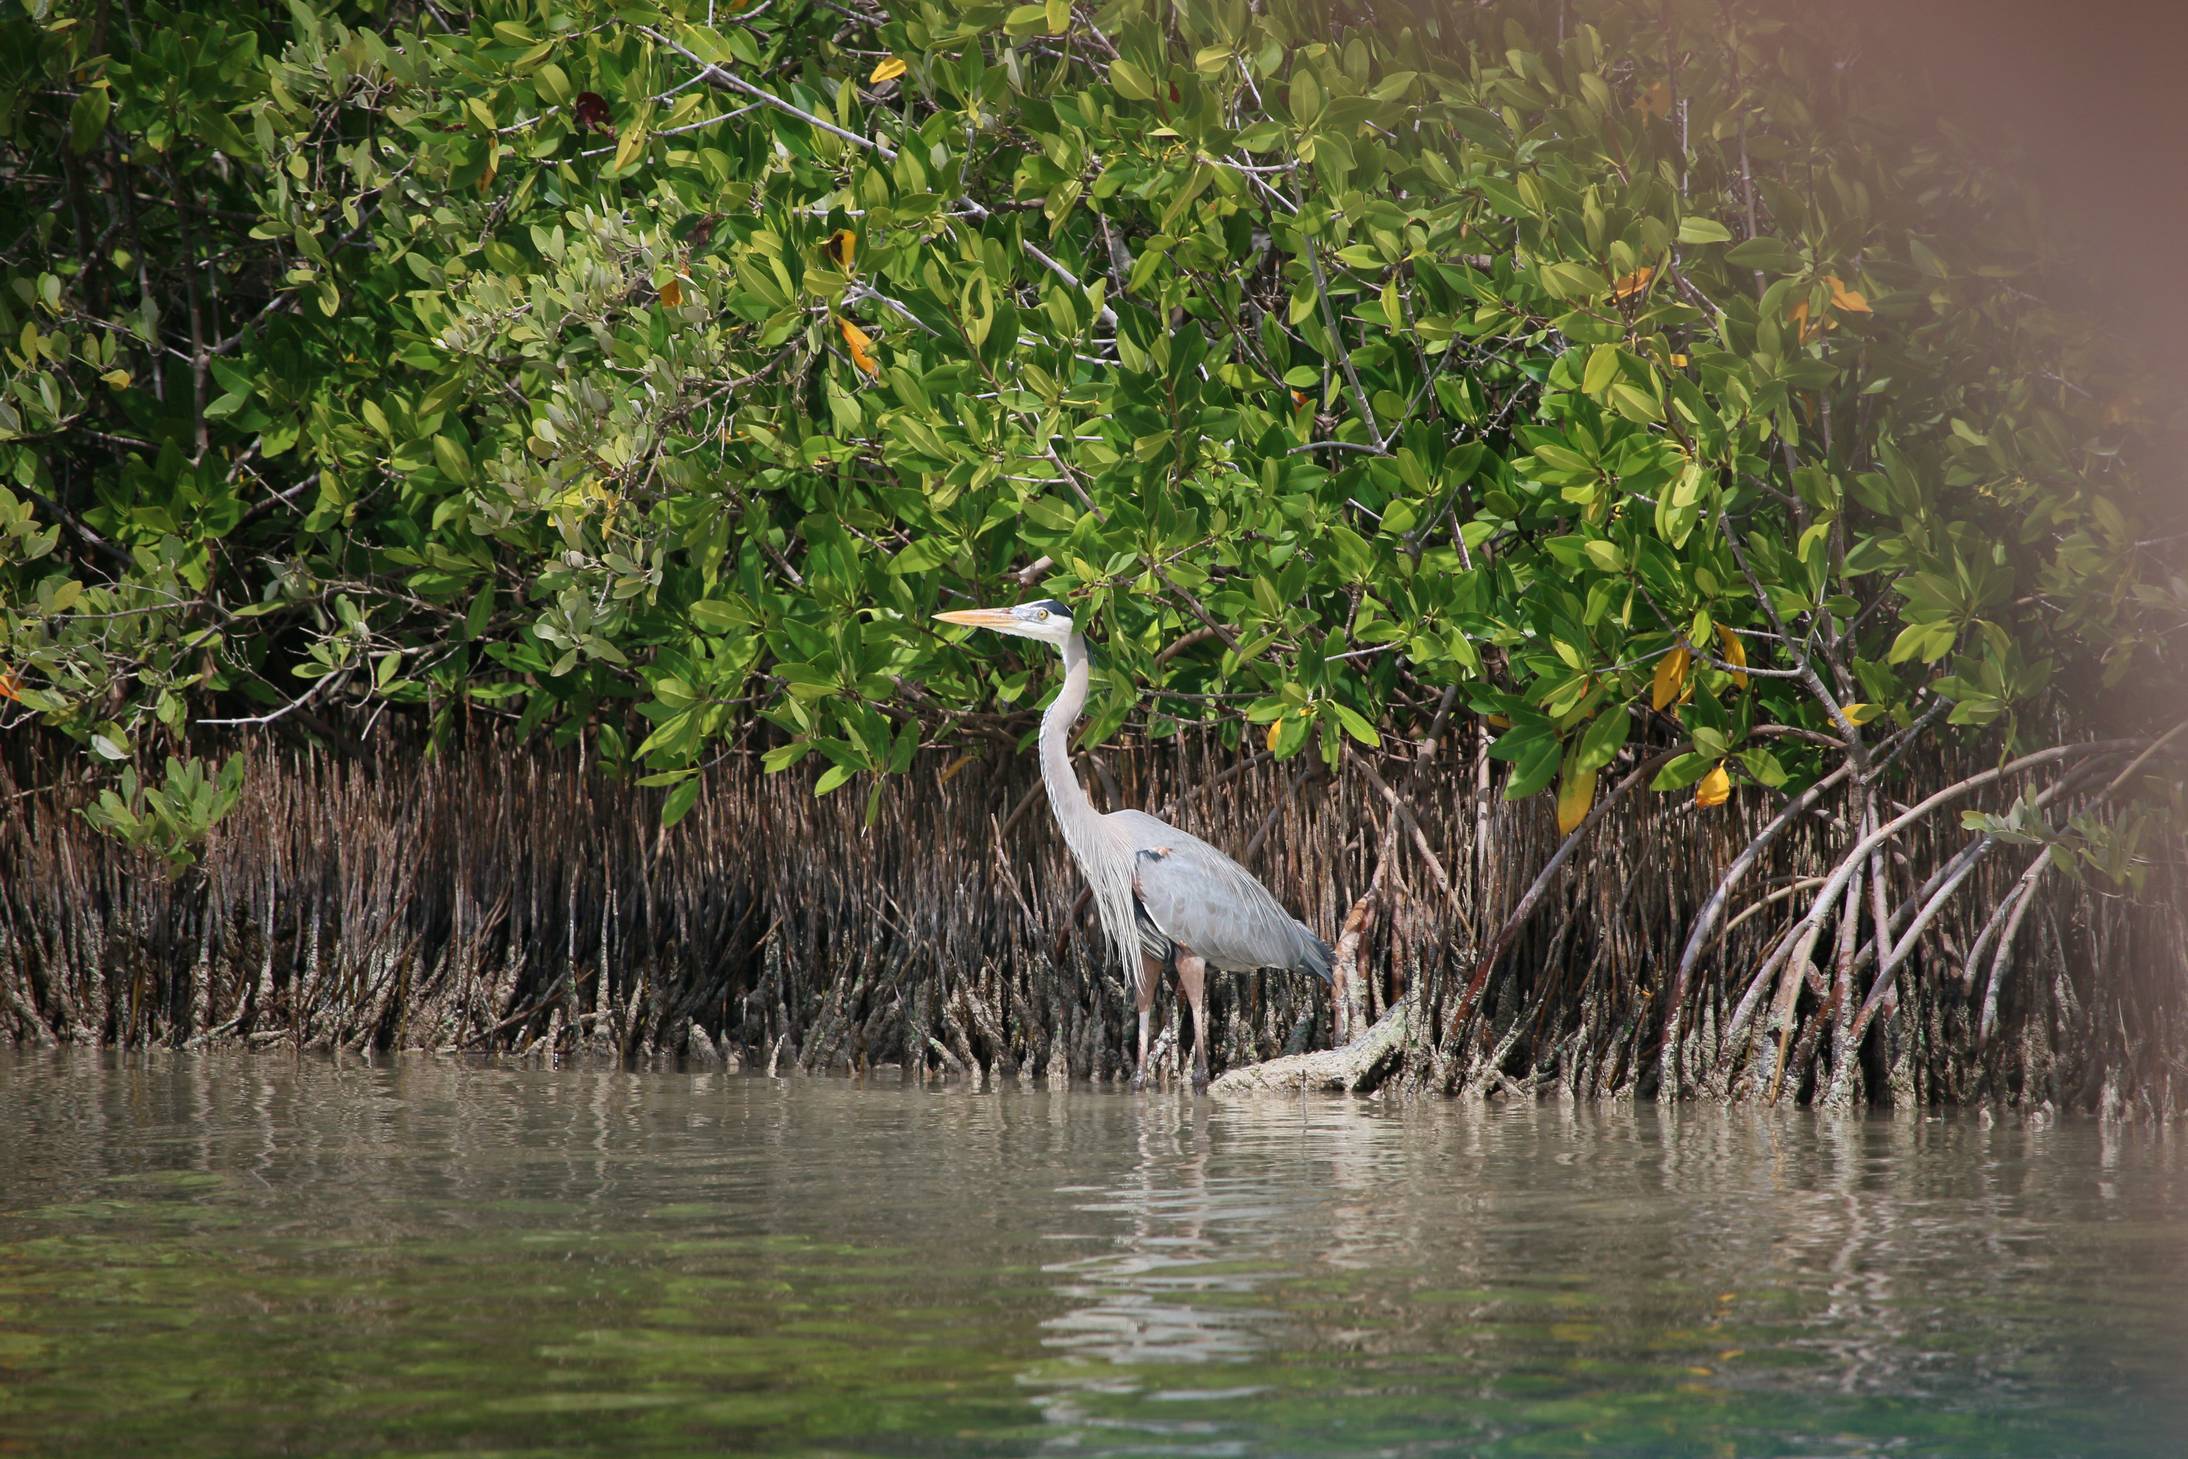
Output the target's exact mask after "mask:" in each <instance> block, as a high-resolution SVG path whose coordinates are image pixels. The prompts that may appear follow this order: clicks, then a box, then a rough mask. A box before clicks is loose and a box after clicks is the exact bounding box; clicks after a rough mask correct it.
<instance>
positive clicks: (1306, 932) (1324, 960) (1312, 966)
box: [1299, 922, 1337, 983]
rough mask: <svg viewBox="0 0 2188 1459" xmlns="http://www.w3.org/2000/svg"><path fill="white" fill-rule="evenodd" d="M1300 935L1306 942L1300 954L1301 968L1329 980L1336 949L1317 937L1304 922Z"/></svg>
mask: <svg viewBox="0 0 2188 1459" xmlns="http://www.w3.org/2000/svg"><path fill="white" fill-rule="evenodd" d="M1299 936H1300V938H1301V939H1302V941H1304V943H1305V944H1306V945H1305V947H1304V948H1303V949H1302V951H1301V954H1300V959H1299V970H1300V971H1301V972H1303V973H1310V974H1312V975H1313V976H1315V977H1317V978H1320V979H1321V980H1322V981H1323V982H1324V983H1327V982H1329V980H1330V968H1331V967H1332V966H1333V965H1334V962H1335V959H1336V957H1337V951H1336V949H1335V948H1332V947H1331V946H1330V945H1329V944H1328V943H1326V942H1324V941H1323V940H1322V939H1321V938H1319V937H1316V936H1315V935H1314V931H1313V929H1312V928H1310V927H1308V926H1307V924H1306V923H1304V922H1301V923H1299Z"/></svg>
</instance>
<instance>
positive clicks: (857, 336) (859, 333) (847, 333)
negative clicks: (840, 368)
mask: <svg viewBox="0 0 2188 1459" xmlns="http://www.w3.org/2000/svg"><path fill="white" fill-rule="evenodd" d="M836 327H837V328H838V329H840V330H842V331H843V343H844V347H845V348H846V349H848V350H850V352H851V363H852V364H854V365H856V366H858V367H859V368H860V369H861V370H864V371H865V372H866V373H867V374H869V375H878V374H880V373H881V361H879V360H877V359H875V358H874V341H873V339H872V338H871V337H870V336H869V335H868V334H867V333H866V331H865V330H863V329H860V328H859V327H858V326H857V325H855V324H853V323H852V322H851V321H850V320H848V319H838V320H837V321H836Z"/></svg>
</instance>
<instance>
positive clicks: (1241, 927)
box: [1102, 811, 1330, 982]
mask: <svg viewBox="0 0 2188 1459" xmlns="http://www.w3.org/2000/svg"><path fill="white" fill-rule="evenodd" d="M1102 821H1103V824H1104V827H1105V829H1107V830H1109V831H1110V832H1111V833H1112V834H1113V835H1115V837H1116V838H1117V840H1118V841H1119V842H1120V843H1121V845H1122V846H1123V848H1124V849H1125V851H1126V852H1127V853H1129V854H1130V855H1131V857H1132V859H1133V877H1132V887H1133V892H1134V894H1135V895H1136V896H1137V898H1138V901H1139V906H1140V909H1141V910H1143V911H1144V912H1145V914H1146V917H1147V920H1148V921H1149V922H1151V923H1153V924H1154V926H1155V928H1156V930H1158V931H1159V932H1160V933H1161V934H1162V935H1163V936H1164V937H1165V938H1167V939H1169V941H1170V942H1172V943H1173V944H1176V945H1179V946H1183V947H1186V948H1190V949H1191V950H1192V951H1193V952H1195V953H1198V954H1199V955H1200V956H1201V957H1203V958H1205V959H1206V960H1207V962H1208V965H1209V966H1210V967H1213V968H1221V969H1224V970H1225V971H1228V972H1251V971H1253V970H1254V969H1256V968H1285V969H1296V970H1298V971H1300V972H1305V973H1311V974H1313V975H1314V976H1315V977H1318V978H1321V979H1322V980H1323V981H1325V982H1327V981H1328V980H1329V975H1330V953H1329V948H1328V947H1327V946H1326V945H1325V944H1324V943H1323V942H1322V941H1321V939H1319V938H1317V937H1316V936H1315V935H1314V934H1313V933H1311V932H1309V931H1308V930H1307V928H1306V926H1305V924H1303V923H1301V922H1299V921H1298V920H1296V919H1295V918H1294V917H1293V916H1292V915H1291V913H1289V912H1287V911H1285V910H1284V905H1283V903H1281V902H1279V901H1277V899H1276V898H1275V897H1273V896H1271V895H1270V894H1269V890H1268V888H1266V887H1264V886H1262V885H1261V883H1260V882H1259V881H1256V880H1255V879H1254V875H1253V873H1252V872H1250V871H1248V870H1246V868H1245V867H1243V866H1240V865H1239V864H1238V863H1237V862H1235V861H1233V860H1232V859H1231V858H1230V857H1228V856H1226V855H1224V854H1223V853H1222V852H1221V851H1218V850H1217V849H1216V848H1215V847H1213V846H1211V845H1209V844H1208V843H1207V842H1206V841H1203V840H1201V839H1200V838H1199V837H1198V836H1195V835H1193V834H1192V833H1191V832H1189V831H1181V830H1179V829H1178V828H1177V827H1175V826H1173V825H1170V824H1169V823H1168V822H1166V821H1161V820H1158V819H1156V818H1155V817H1154V816H1151V815H1148V814H1147V813H1146V812H1145V811H1114V812H1112V813H1110V814H1109V815H1106V816H1104V817H1102Z"/></svg>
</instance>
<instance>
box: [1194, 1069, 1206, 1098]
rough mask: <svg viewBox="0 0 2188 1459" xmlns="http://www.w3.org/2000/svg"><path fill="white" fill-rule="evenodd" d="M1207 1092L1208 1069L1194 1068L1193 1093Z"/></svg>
mask: <svg viewBox="0 0 2188 1459" xmlns="http://www.w3.org/2000/svg"><path fill="white" fill-rule="evenodd" d="M1207 1092H1208V1071H1207V1070H1206V1069H1195V1070H1194V1071H1193V1093H1195V1094H1206V1093H1207Z"/></svg>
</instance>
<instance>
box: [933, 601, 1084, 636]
mask: <svg viewBox="0 0 2188 1459" xmlns="http://www.w3.org/2000/svg"><path fill="white" fill-rule="evenodd" d="M934 616H935V617H936V618H938V619H940V620H941V621H942V622H944V623H962V624H964V625H965V626H966V627H967V628H992V629H994V630H995V631H996V632H997V633H1009V634H1014V635H1016V636H1017V637H1019V638H1038V639H1040V640H1041V641H1042V642H1043V643H1052V644H1055V645H1056V646H1057V647H1058V648H1061V647H1063V645H1064V643H1065V642H1066V641H1067V640H1068V639H1069V638H1070V637H1071V633H1072V622H1071V610H1070V609H1069V608H1067V607H1065V606H1064V605H1063V604H1062V603H1059V602H1057V601H1056V600H1055V599H1054V598H1042V599H1041V600H1040V601H1038V602H1034V603H1020V604H1019V605H1018V606H1017V607H1015V608H960V609H957V610H955V611H953V612H949V613H937V614H935V615H934Z"/></svg>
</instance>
